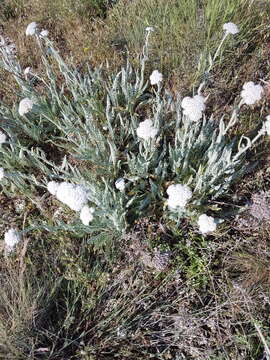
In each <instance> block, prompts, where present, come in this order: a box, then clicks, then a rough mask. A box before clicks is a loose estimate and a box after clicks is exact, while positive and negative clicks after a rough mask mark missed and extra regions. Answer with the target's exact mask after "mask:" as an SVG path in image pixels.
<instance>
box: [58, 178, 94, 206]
mask: <svg viewBox="0 0 270 360" xmlns="http://www.w3.org/2000/svg"><path fill="white" fill-rule="evenodd" d="M56 198H57V199H58V200H59V201H61V202H62V203H64V204H66V205H68V206H69V207H70V208H71V209H72V210H75V211H80V210H81V209H82V208H83V206H84V205H86V203H87V201H88V199H87V191H86V189H85V187H84V186H82V185H75V184H71V183H68V182H65V181H64V182H62V183H60V184H59V186H58V188H57V191H56Z"/></svg>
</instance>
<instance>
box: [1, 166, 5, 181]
mask: <svg viewBox="0 0 270 360" xmlns="http://www.w3.org/2000/svg"><path fill="white" fill-rule="evenodd" d="M4 177H5V170H4V169H3V168H2V167H0V180H2V179H3V178H4Z"/></svg>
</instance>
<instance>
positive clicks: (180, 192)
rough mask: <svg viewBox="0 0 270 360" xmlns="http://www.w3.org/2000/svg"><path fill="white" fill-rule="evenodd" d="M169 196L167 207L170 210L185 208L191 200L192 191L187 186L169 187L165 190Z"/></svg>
mask: <svg viewBox="0 0 270 360" xmlns="http://www.w3.org/2000/svg"><path fill="white" fill-rule="evenodd" d="M167 194H168V195H169V199H168V205H169V207H170V208H171V209H177V208H178V207H182V208H183V207H185V206H186V204H187V202H188V200H189V199H191V198H192V191H191V189H190V188H189V187H188V186H187V185H182V184H175V185H170V186H169V187H168V189H167Z"/></svg>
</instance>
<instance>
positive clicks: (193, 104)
mask: <svg viewBox="0 0 270 360" xmlns="http://www.w3.org/2000/svg"><path fill="white" fill-rule="evenodd" d="M204 102H205V98H204V97H203V96H201V95H195V96H193V97H189V96H186V97H184V99H183V100H182V103H181V106H182V108H183V109H184V111H183V114H184V115H186V116H187V117H189V119H190V120H191V121H194V122H197V121H199V120H200V119H201V117H202V113H203V111H204V110H205V104H204Z"/></svg>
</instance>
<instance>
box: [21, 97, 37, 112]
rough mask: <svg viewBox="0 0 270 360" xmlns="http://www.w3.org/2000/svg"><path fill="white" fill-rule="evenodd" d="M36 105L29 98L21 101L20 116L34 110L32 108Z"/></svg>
mask: <svg viewBox="0 0 270 360" xmlns="http://www.w3.org/2000/svg"><path fill="white" fill-rule="evenodd" d="M33 105H34V103H33V101H32V100H31V99H29V98H24V99H22V100H21V101H20V104H19V109H18V111H19V114H20V115H21V116H23V115H25V114H27V113H28V112H29V111H31V110H32V107H33Z"/></svg>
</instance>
